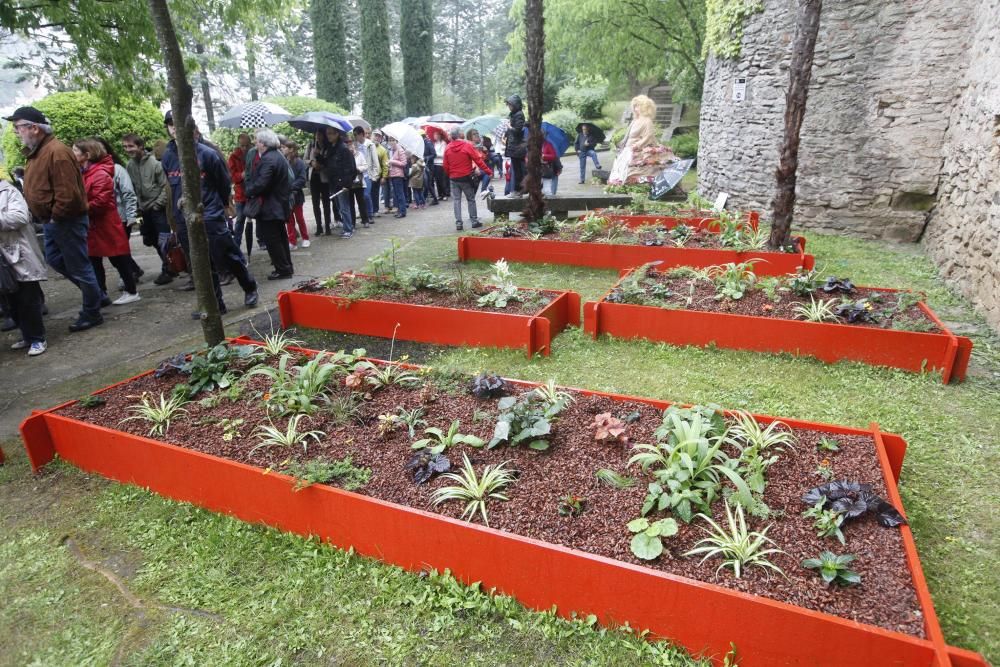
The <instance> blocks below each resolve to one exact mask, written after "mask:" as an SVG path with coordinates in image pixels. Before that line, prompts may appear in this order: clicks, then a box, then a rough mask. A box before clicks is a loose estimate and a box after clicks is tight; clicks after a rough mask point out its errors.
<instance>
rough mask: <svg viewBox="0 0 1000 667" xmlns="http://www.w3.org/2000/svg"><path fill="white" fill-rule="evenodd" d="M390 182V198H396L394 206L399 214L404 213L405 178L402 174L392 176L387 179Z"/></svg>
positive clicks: (402, 214)
mask: <svg viewBox="0 0 1000 667" xmlns="http://www.w3.org/2000/svg"><path fill="white" fill-rule="evenodd" d="M389 180H390V181H391V182H392V198H393V199H395V200H396V207H397V208H398V209H399V215H400V216H404V215H406V179H405V178H403V177H402V176H393V177H392V178H390V179H389Z"/></svg>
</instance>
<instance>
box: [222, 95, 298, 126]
mask: <svg viewBox="0 0 1000 667" xmlns="http://www.w3.org/2000/svg"><path fill="white" fill-rule="evenodd" d="M291 117H292V114H290V113H288V112H287V111H285V110H284V109H282V108H281V107H279V106H278V105H277V104H271V103H270V102H247V103H246V104H237V105H236V106H234V107H233V108H232V109H230V110H229V111H227V112H226V113H225V114H224V115H223V116H222V118H221V119H220V120H219V126H220V127H242V128H246V129H253V128H257V127H270V126H271V125H276V124H278V123H282V122H284V121H286V120H288V119H289V118H291Z"/></svg>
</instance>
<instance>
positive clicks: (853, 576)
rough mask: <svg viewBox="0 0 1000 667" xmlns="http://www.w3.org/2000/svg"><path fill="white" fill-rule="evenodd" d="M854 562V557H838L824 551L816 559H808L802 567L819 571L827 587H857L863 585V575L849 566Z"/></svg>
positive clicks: (849, 555)
mask: <svg viewBox="0 0 1000 667" xmlns="http://www.w3.org/2000/svg"><path fill="white" fill-rule="evenodd" d="M852 562H854V556H853V555H851V554H844V555H843V556H838V555H837V554H835V553H832V552H830V551H822V552H820V554H819V556H817V557H816V558H806V559H805V560H803V561H802V567H804V568H806V569H807V570H818V574H819V576H820V577H822V579H823V583H824V584H826V585H827V586H833V585H834V584H836V585H838V586H855V585H857V584H860V583H861V575H860V574H858V573H857V572H855V571H854V570H851V569H849V568H848V567H847V566H848V565H850V564H851V563H852Z"/></svg>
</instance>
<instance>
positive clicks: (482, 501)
mask: <svg viewBox="0 0 1000 667" xmlns="http://www.w3.org/2000/svg"><path fill="white" fill-rule="evenodd" d="M507 463H508V462H507V461H505V462H503V463H501V464H499V465H495V466H494V465H488V466H484V467H483V474H482V476H481V477H480V476H478V475H476V470H475V468H473V467H472V462H471V461H469V457H468V456H466V455H464V454H463V455H462V470H461V471H460V472H458V473H453V472H450V473H447V474H445V475H442V477H445V478H447V479H450V480H452V481H453V482H455V485H453V486H443V487H441V488H440V489H438V490H437V491H435V492H434V494H433V495H432V496H431V503H432V504H433V505H434V506H435V507H436V506H438V505H440V504H441V503H445V502H448V501H449V500H459V501H462V502H464V503H465V510H463V512H462V518H463V519H466V518H468V519H469V520H470V521H471V520H472V519H473V518H474V517H475V516H476V514H477V513H479V514H480V515H482V517H483V523H484V524H486V525H487V526H489V525H490V521H489V516H488V515H487V513H486V501H487V500H488V499H490V498H493V499H495V500H508V498H507V496H506V495H504V494H503V493H501V491H502V490H503V489H504V488H505V487H507V486H508V485H510V484H511V482H513V481H514V478H515V475H516V473H515V472H514V471H513V470H510V469H509V468H507Z"/></svg>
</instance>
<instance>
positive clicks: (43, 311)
mask: <svg viewBox="0 0 1000 667" xmlns="http://www.w3.org/2000/svg"><path fill="white" fill-rule="evenodd" d="M48 314H49V307H48V306H46V305H45V304H44V303H43V304H42V315H48Z"/></svg>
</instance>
